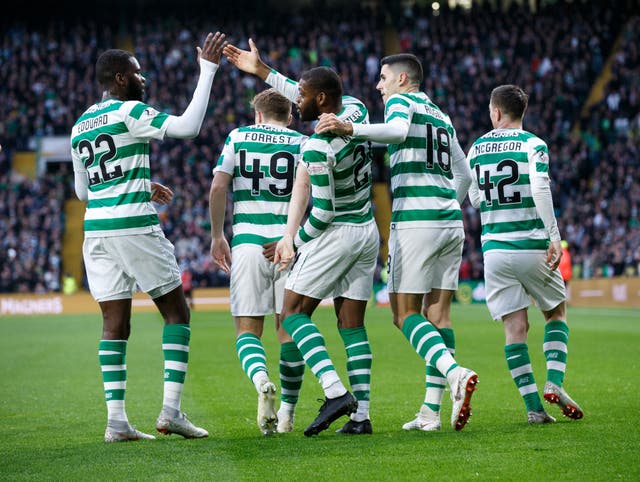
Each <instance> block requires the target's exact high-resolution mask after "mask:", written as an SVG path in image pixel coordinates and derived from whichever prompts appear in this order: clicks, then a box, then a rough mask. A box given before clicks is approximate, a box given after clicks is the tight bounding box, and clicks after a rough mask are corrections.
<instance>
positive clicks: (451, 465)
mask: <svg viewBox="0 0 640 482" xmlns="http://www.w3.org/2000/svg"><path fill="white" fill-rule="evenodd" d="M530 316H531V330H530V334H529V347H530V354H531V358H532V363H533V365H534V371H535V375H536V377H537V379H536V380H537V383H538V388H539V389H540V390H541V389H542V385H543V384H544V378H545V369H544V358H543V355H542V333H543V331H542V325H543V323H542V318H541V316H540V315H539V313H538V312H537V311H536V310H535V309H531V310H530ZM569 317H570V319H569V325H570V328H571V332H570V341H569V359H568V364H569V365H568V371H567V376H566V380H565V387H566V389H567V391H568V392H569V393H570V394H571V395H572V396H573V397H574V398H575V399H576V400H577V401H578V403H580V404H581V405H582V408H583V409H584V411H585V417H584V419H582V420H580V421H573V420H569V419H566V418H564V417H562V416H561V414H560V411H559V410H558V409H557V408H556V407H553V406H547V409H548V410H549V412H550V413H551V414H552V415H554V416H556V417H557V418H558V422H557V423H556V424H553V425H546V426H529V425H528V424H527V422H526V412H525V409H524V404H523V402H522V400H521V398H520V396H519V394H518V392H517V390H516V388H515V385H514V383H513V381H512V380H511V378H510V376H509V373H508V370H507V367H506V361H505V359H504V352H503V345H504V335H503V330H502V325H501V324H500V323H497V322H492V321H491V320H490V319H489V316H488V312H487V310H486V308H485V307H484V306H482V305H477V306H460V305H454V307H453V319H454V326H455V329H456V338H457V354H456V358H457V360H458V361H459V362H460V364H462V365H464V366H468V367H470V368H473V369H474V370H475V371H476V372H477V373H478V375H479V378H480V383H479V385H478V391H477V392H476V394H475V395H474V397H473V400H472V406H473V416H472V417H471V420H470V422H469V424H468V425H467V427H466V428H465V429H464V430H463V431H461V432H454V431H453V430H452V429H451V428H450V425H449V423H448V419H449V414H450V408H451V402H450V401H449V399H448V396H447V397H446V400H445V403H444V406H443V413H442V415H443V422H444V423H443V429H442V430H441V431H440V432H436V433H422V432H405V431H403V430H402V428H401V427H402V424H403V423H404V422H406V421H408V420H410V419H411V418H412V417H413V416H414V414H415V413H416V411H417V410H418V408H419V406H420V404H421V402H422V398H423V395H424V366H423V363H422V362H421V360H420V359H419V358H418V356H417V355H416V354H415V352H414V351H413V349H412V348H411V347H410V346H409V344H408V343H407V341H406V340H405V339H404V337H403V336H402V334H401V333H400V332H399V331H398V330H397V329H396V328H395V327H394V326H393V325H392V323H391V316H390V310H389V308H387V307H372V308H370V309H369V310H368V318H367V320H368V321H367V328H368V333H369V339H370V342H371V345H372V350H373V354H374V364H373V373H372V394H371V419H372V423H373V429H374V434H373V435H371V436H345V435H340V434H336V433H334V430H335V429H337V428H339V427H340V426H341V424H342V422H343V421H346V419H342V420H339V421H337V422H335V423H334V424H333V425H332V426H331V428H330V429H329V430H327V431H326V432H322V433H321V434H320V435H319V436H317V437H313V438H305V437H304V436H303V435H302V430H303V429H304V427H306V425H307V424H308V423H310V422H311V420H313V418H314V417H315V415H316V413H317V409H318V408H319V405H320V404H319V402H318V401H317V399H318V398H321V396H322V392H321V389H320V386H319V385H318V383H317V381H316V379H315V377H314V376H313V375H312V373H311V372H310V371H309V370H308V369H307V371H306V373H305V382H304V384H303V387H302V393H301V397H300V398H301V400H300V403H299V405H298V411H297V416H296V426H295V431H294V432H293V433H290V434H278V435H275V436H273V437H263V436H262V435H261V434H260V432H259V430H258V428H257V427H256V422H255V413H256V400H257V398H256V394H255V390H254V388H253V385H252V384H251V383H250V382H249V380H248V379H247V378H246V376H245V374H244V373H243V372H242V370H241V368H240V365H239V363H238V360H237V356H236V353H235V348H234V339H235V336H234V329H233V323H232V320H231V317H230V315H229V314H228V313H226V312H212V311H210V312H204V311H199V310H197V307H196V310H195V311H194V312H193V314H192V326H193V328H192V341H191V358H190V365H189V372H188V374H187V381H186V386H185V393H184V397H183V402H182V408H183V410H184V411H185V412H186V413H187V414H188V415H189V417H190V418H191V419H192V420H193V421H194V422H196V423H197V424H198V425H200V426H203V427H205V428H207V429H208V430H209V432H210V436H209V438H207V439H204V440H185V439H182V438H181V437H177V436H175V435H174V436H169V437H167V436H162V435H160V434H157V435H158V440H156V441H145V442H130V443H122V444H105V443H104V442H103V434H104V428H105V423H106V406H105V403H104V399H103V389H102V381H101V376H100V369H99V365H98V360H97V346H98V339H99V337H100V331H101V320H100V317H99V315H98V314H97V312H96V314H95V315H91V316H41V317H37V316H33V317H11V316H3V317H2V318H0V330H1V333H0V362H1V365H0V366H2V374H3V377H2V379H3V383H2V390H1V392H0V393H1V394H0V454H2V469H1V470H0V479H3V480H38V481H40V480H82V481H91V480H125V479H130V480H140V479H154V480H292V481H293V480H295V481H299V480H309V481H310V480H313V481H316V480H327V481H333V480H495V479H500V480H518V481H522V480H533V479H536V480H543V479H546V480H610V479H623V480H640V456H639V455H638V447H639V446H640V445H639V442H640V437H639V431H638V427H639V422H640V410H639V409H638V405H639V402H640V396H639V392H638V390H637V387H636V382H637V381H638V377H637V375H638V373H639V368H640V367H639V366H638V365H639V363H638V362H639V359H640V356H639V355H638V346H639V345H640V316H638V311H637V310H635V311H634V310H610V309H609V310H605V309H578V308H570V309H569ZM314 319H315V321H316V322H317V323H318V325H319V327H320V330H321V331H322V332H323V334H324V335H325V338H326V341H327V346H328V349H329V353H330V355H331V356H332V358H333V360H334V362H335V364H336V367H337V369H338V371H339V373H340V375H341V377H342V378H343V381H345V383H346V382H347V381H348V379H347V377H346V369H345V354H344V348H343V346H342V343H341V341H340V338H339V336H338V334H337V330H336V328H335V319H334V317H333V311H332V310H331V309H329V308H320V309H319V310H318V311H317V312H316V315H315V317H314ZM265 324H266V326H265V334H264V337H263V339H264V344H265V348H266V350H267V355H268V365H269V369H270V373H271V376H272V378H273V379H274V380H277V362H278V347H277V340H276V337H275V334H274V330H273V320H272V318H268V319H267V321H266V322H265ZM161 325H162V322H161V319H160V316H159V315H158V314H155V313H149V314H136V315H134V317H133V321H132V335H131V339H130V342H129V347H128V355H127V365H128V384H127V398H126V403H127V412H128V415H129V420H130V421H131V423H132V424H133V425H135V426H136V427H137V428H139V429H140V430H143V431H146V432H150V433H155V429H154V425H155V419H156V416H157V415H158V412H159V410H160V404H161V402H162V351H161ZM447 395H448V394H447Z"/></svg>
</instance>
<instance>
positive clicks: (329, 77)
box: [300, 67, 342, 103]
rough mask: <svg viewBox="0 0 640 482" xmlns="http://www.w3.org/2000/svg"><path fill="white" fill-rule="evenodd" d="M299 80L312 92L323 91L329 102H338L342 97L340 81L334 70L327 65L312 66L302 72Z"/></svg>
mask: <svg viewBox="0 0 640 482" xmlns="http://www.w3.org/2000/svg"><path fill="white" fill-rule="evenodd" d="M300 80H304V81H305V83H306V84H307V86H308V87H309V88H311V90H313V91H314V92H324V93H325V95H326V96H327V97H328V98H329V100H330V102H333V103H336V102H339V101H340V99H341V98H342V81H341V80H340V77H339V76H338V74H337V73H336V71H335V70H333V69H330V68H329V67H314V68H312V69H309V70H307V71H305V72H303V73H302V75H301V76H300Z"/></svg>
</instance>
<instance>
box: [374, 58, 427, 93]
mask: <svg viewBox="0 0 640 482" xmlns="http://www.w3.org/2000/svg"><path fill="white" fill-rule="evenodd" d="M383 65H389V66H393V65H397V66H399V67H400V69H401V70H402V71H404V72H406V73H407V76H408V77H409V82H411V83H412V84H413V85H416V86H418V87H420V84H421V83H422V78H423V73H422V63H421V62H420V60H419V59H418V57H416V56H415V55H413V54H395V55H388V56H386V57H384V58H383V59H382V60H381V61H380V66H383Z"/></svg>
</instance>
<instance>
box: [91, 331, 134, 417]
mask: <svg viewBox="0 0 640 482" xmlns="http://www.w3.org/2000/svg"><path fill="white" fill-rule="evenodd" d="M126 355H127V341H126V340H100V343H99V344H98V361H99V362H100V370H101V371H102V383H103V385H104V398H105V400H106V401H107V419H108V420H109V421H120V422H128V421H129V420H128V418H127V413H126V412H125V408H124V396H125V392H126V388H127V361H126Z"/></svg>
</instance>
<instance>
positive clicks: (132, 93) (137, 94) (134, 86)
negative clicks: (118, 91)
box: [126, 82, 144, 102]
mask: <svg viewBox="0 0 640 482" xmlns="http://www.w3.org/2000/svg"><path fill="white" fill-rule="evenodd" d="M126 94H127V99H130V100H137V101H140V102H142V100H143V96H144V85H141V84H139V83H136V82H129V84H128V85H127V92H126Z"/></svg>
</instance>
